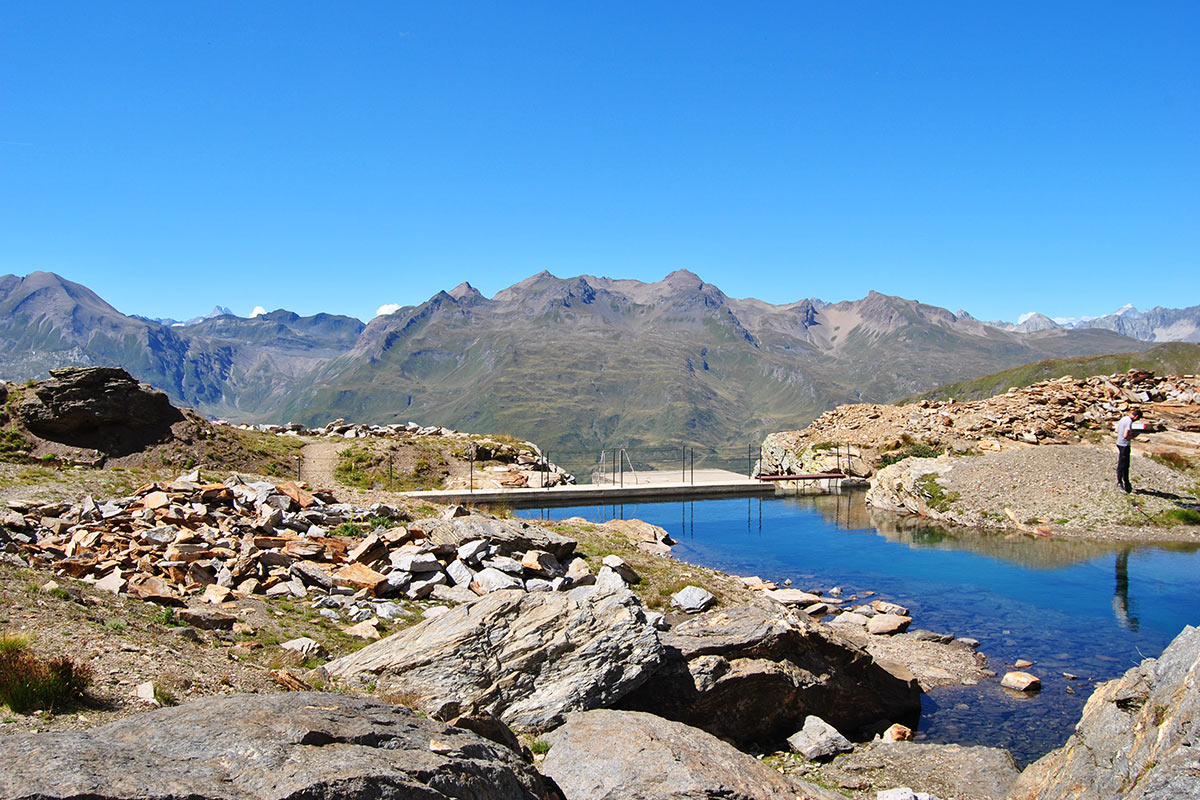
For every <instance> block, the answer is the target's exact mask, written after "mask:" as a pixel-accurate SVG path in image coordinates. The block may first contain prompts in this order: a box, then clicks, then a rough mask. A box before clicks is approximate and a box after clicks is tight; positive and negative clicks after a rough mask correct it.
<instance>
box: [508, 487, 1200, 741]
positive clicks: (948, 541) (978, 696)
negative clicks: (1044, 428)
mask: <svg viewBox="0 0 1200 800" xmlns="http://www.w3.org/2000/svg"><path fill="white" fill-rule="evenodd" d="M521 513H522V515H523V516H531V517H541V518H543V519H562V518H565V517H570V516H584V517H586V518H588V519H590V520H593V521H597V522H601V521H604V520H606V519H612V518H614V517H623V518H627V519H628V518H638V519H643V520H645V521H647V522H651V523H654V524H656V525H660V526H662V527H664V528H666V529H667V532H668V533H670V534H671V536H673V537H675V538H676V539H677V540H679V544H678V546H677V547H676V548H675V555H676V556H677V557H678V558H681V559H683V560H685V561H691V562H694V563H698V564H703V565H705V566H710V567H715V568H717V569H722V570H725V571H727V572H731V573H734V574H740V575H760V576H762V577H763V578H766V579H769V580H776V581H784V580H788V579H790V580H791V581H793V583H794V585H797V586H801V587H803V588H828V587H831V586H835V585H837V586H841V587H843V589H844V590H845V592H846V593H847V595H849V594H852V593H855V592H861V591H863V590H867V589H869V590H872V591H875V592H878V593H879V595H880V596H881V597H884V598H885V599H893V600H897V601H898V602H901V603H902V604H903V605H905V606H908V607H909V608H911V609H912V610H913V613H914V615H915V618H916V624H917V625H918V626H920V627H922V628H928V629H931V630H937V631H943V632H948V633H954V634H957V635H960V636H970V637H972V638H975V639H978V640H979V641H980V642H982V647H981V652H983V653H984V654H985V655H986V656H987V657H988V659H989V660H990V662H991V664H992V668H993V669H994V670H996V671H997V672H1001V673H1002V672H1003V671H1004V670H1005V669H1006V667H1007V665H1011V664H1012V663H1013V662H1014V661H1016V660H1017V659H1022V658H1024V659H1029V660H1031V661H1033V662H1034V663H1035V667H1034V668H1033V670H1032V671H1033V672H1034V673H1035V674H1037V675H1038V677H1040V678H1041V679H1042V683H1043V687H1044V688H1043V691H1042V692H1041V694H1040V695H1038V696H1037V697H1036V698H1032V699H1030V698H1019V700H1014V699H1012V698H1010V697H1007V696H1006V695H1005V694H1004V692H1003V691H1002V690H1001V689H1000V688H999V685H998V682H997V681H990V682H985V683H983V684H980V685H979V686H975V687H960V688H956V689H953V690H937V691H935V692H934V693H933V694H932V695H930V696H929V697H928V698H927V701H928V702H927V703H926V705H925V707H924V708H923V710H922V718H921V724H920V729H919V730H918V738H922V739H925V740H926V741H956V742H960V743H964V744H972V743H974V744H990V745H994V746H1000V747H1005V748H1007V749H1009V750H1011V751H1012V752H1013V753H1014V755H1015V756H1016V757H1017V759H1018V760H1019V761H1022V762H1027V761H1029V760H1032V759H1034V758H1037V757H1038V756H1039V755H1041V754H1042V753H1045V752H1046V751H1047V750H1049V749H1051V748H1053V747H1057V746H1058V745H1059V744H1061V743H1062V742H1063V741H1064V740H1065V739H1066V737H1067V736H1068V735H1069V734H1070V732H1071V730H1072V728H1073V726H1074V724H1075V722H1076V721H1077V720H1078V719H1079V715H1080V713H1081V711H1082V706H1083V703H1084V701H1085V700H1086V699H1087V697H1088V695H1089V694H1090V693H1091V691H1092V689H1093V688H1094V687H1095V685H1096V683H1097V682H1099V681H1103V680H1108V679H1110V678H1114V677H1116V676H1118V675H1120V674H1122V673H1123V672H1124V671H1125V670H1126V669H1128V668H1129V667H1132V666H1134V665H1136V664H1137V663H1139V662H1140V661H1141V660H1142V659H1143V658H1147V657H1153V656H1156V655H1158V654H1159V653H1160V652H1161V651H1162V649H1163V647H1165V646H1166V644H1167V643H1168V642H1169V641H1170V640H1171V639H1172V638H1174V637H1175V635H1176V634H1178V633H1179V631H1180V630H1181V629H1182V628H1183V627H1184V626H1185V625H1195V624H1200V607H1198V606H1197V605H1196V604H1195V603H1194V599H1195V597H1196V596H1197V594H1198V593H1200V554H1198V547H1197V545H1194V544H1177V545H1154V546H1131V545H1130V544H1128V543H1106V542H1088V541H1077V540H1068V539H1053V538H1051V539H1040V538H1033V537H1029V536H1025V535H1022V534H1005V533H1002V532H995V531H974V530H970V529H943V528H937V527H933V526H930V525H928V524H925V523H924V522H922V521H920V520H904V519H901V518H897V517H894V516H892V515H890V514H878V513H872V512H871V511H870V509H867V508H866V507H865V505H864V504H863V502H862V493H861V492H855V493H850V494H840V495H839V494H831V495H824V496H810V497H796V496H788V497H784V498H775V499H758V498H754V499H749V500H747V499H745V498H741V499H724V500H706V501H695V502H691V501H689V502H683V503H678V502H676V503H644V504H628V505H624V506H604V507H575V508H561V509H543V510H530V511H523V512H521ZM1063 673H1072V674H1073V675H1079V676H1081V677H1082V680H1079V681H1069V680H1068V679H1067V678H1066V677H1065V676H1064V674H1063Z"/></svg>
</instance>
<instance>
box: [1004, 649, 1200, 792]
mask: <svg viewBox="0 0 1200 800" xmlns="http://www.w3.org/2000/svg"><path fill="white" fill-rule="evenodd" d="M1197 795H1200V628H1193V627H1190V626H1189V627H1187V628H1184V629H1183V632H1182V633H1180V634H1179V635H1178V636H1177V637H1175V640H1174V641H1173V642H1171V644H1170V645H1169V646H1168V647H1167V649H1166V650H1164V651H1163V653H1162V655H1161V656H1159V657H1158V658H1148V659H1146V660H1145V661H1143V662H1142V663H1141V664H1140V665H1139V666H1136V667H1134V668H1133V669H1131V670H1129V671H1128V672H1126V673H1125V675H1124V676H1123V677H1121V678H1119V679H1117V680H1114V681H1109V682H1108V683H1105V684H1102V685H1101V686H1100V687H1098V688H1097V689H1096V691H1095V693H1093V694H1092V696H1091V697H1090V698H1089V699H1088V702H1087V705H1086V706H1084V709H1083V717H1082V718H1081V719H1080V721H1079V724H1078V725H1077V726H1076V727H1075V733H1073V734H1072V735H1071V738H1070V739H1068V740H1067V743H1066V744H1065V745H1064V746H1063V747H1061V748H1059V749H1058V750H1055V751H1053V752H1051V753H1049V754H1047V755H1045V756H1043V757H1042V758H1041V759H1039V760H1038V761H1036V762H1034V763H1033V764H1031V765H1030V766H1029V767H1028V768H1027V769H1026V770H1025V772H1024V773H1022V774H1021V777H1020V779H1019V780H1018V782H1017V785H1016V787H1015V788H1014V790H1013V792H1012V795H1011V797H1012V798H1013V799H1014V800H1062V799H1065V798H1099V797H1120V798H1126V799H1131V798H1137V800H1175V798H1182V797H1196V796H1197Z"/></svg>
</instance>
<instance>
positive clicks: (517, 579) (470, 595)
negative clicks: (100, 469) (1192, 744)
mask: <svg viewBox="0 0 1200 800" xmlns="http://www.w3.org/2000/svg"><path fill="white" fill-rule="evenodd" d="M447 513H448V514H452V515H462V516H455V517H453V518H450V519H423V520H417V521H410V520H409V519H408V515H407V514H406V512H404V511H402V510H400V509H397V508H395V507H392V506H388V505H384V504H375V505H372V506H369V507H366V508H363V507H357V506H353V505H350V504H346V503H339V502H336V500H335V498H334V497H333V496H332V495H329V494H328V493H324V492H315V493H314V492H310V491H308V490H307V489H305V488H304V487H303V486H300V485H297V484H295V483H291V482H288V483H281V484H274V483H267V482H246V481H244V480H242V479H241V478H240V477H238V476H233V477H231V478H229V479H228V480H226V481H225V482H223V483H205V482H202V481H201V480H200V476H199V474H198V473H192V474H190V475H185V476H182V477H180V478H178V479H176V480H174V481H171V482H169V483H151V484H148V485H146V486H143V487H142V488H140V489H139V490H138V491H136V492H135V493H134V494H133V495H130V496H128V497H122V498H117V499H113V500H107V501H100V502H98V501H96V500H94V499H92V498H90V497H85V498H84V499H83V500H82V501H80V502H78V503H59V504H50V505H32V504H25V503H21V502H10V503H9V505H8V509H7V511H6V513H5V514H4V517H3V519H2V520H0V522H2V527H0V549H6V550H10V551H15V552H19V553H20V554H21V555H23V556H24V557H25V558H26V559H28V560H29V561H31V562H33V563H35V564H37V565H40V566H44V567H48V568H50V569H53V570H55V571H57V572H59V573H61V574H66V575H70V576H72V577H75V578H79V579H82V580H85V581H88V582H92V583H95V584H96V585H97V586H98V587H99V588H102V589H107V590H109V591H112V592H127V593H128V594H130V595H131V596H134V597H137V598H140V599H143V600H149V601H151V602H157V603H162V604H167V605H180V606H181V605H184V604H185V601H186V598H187V597H189V596H191V595H196V594H202V595H203V597H204V599H205V600H208V601H210V602H213V603H214V604H216V603H221V602H224V601H226V600H228V599H234V598H237V597H247V596H250V595H266V596H292V597H297V598H304V597H309V596H310V595H321V596H325V597H327V598H328V599H324V600H322V601H321V602H318V603H317V605H318V607H320V608H323V609H329V610H333V609H340V610H347V609H349V611H350V614H351V615H352V616H353V615H356V614H358V615H361V614H362V613H363V612H364V611H371V610H373V609H376V606H377V604H378V601H383V600H387V599H388V598H407V599H422V598H427V597H430V596H433V597H434V598H435V599H446V600H456V601H460V602H462V601H467V600H471V599H474V598H476V597H478V596H480V595H484V594H488V593H490V592H493V591H496V590H497V589H523V590H525V591H530V592H539V591H558V590H565V589H569V588H571V587H573V586H579V585H582V584H589V583H592V582H594V581H595V580H597V578H601V579H606V580H616V581H620V582H621V585H624V583H625V582H633V581H635V580H636V575H635V574H633V572H632V570H630V569H628V567H627V566H626V565H624V564H623V562H621V563H617V562H620V559H619V558H617V557H615V556H611V557H609V558H610V560H612V559H615V561H613V563H612V564H611V565H606V566H605V567H602V568H601V570H600V572H599V573H598V574H597V575H593V574H592V572H591V570H590V568H589V567H588V565H587V563H586V561H584V559H582V558H578V557H576V556H575V555H574V550H575V541H574V540H571V539H568V538H566V537H563V536H560V535H558V534H556V533H554V532H552V531H549V530H546V529H544V528H542V527H540V526H537V525H534V524H532V523H529V522H525V521H522V520H511V519H497V518H493V517H490V516H486V515H466V511H465V510H464V509H461V508H452V509H450V510H449V511H448V512H447ZM364 521H369V522H368V524H371V525H375V526H376V527H375V528H374V529H373V530H371V531H369V532H364V533H363V535H339V533H348V531H346V530H345V529H344V528H343V529H342V531H338V528H339V526H342V525H343V523H347V522H351V523H356V524H358V525H359V526H360V531H361V530H363V529H364V528H365V527H366V526H364V525H362V523H363V522H364ZM609 573H611V576H610V574H609ZM317 599H318V598H314V600H317ZM355 602H359V603H362V605H361V606H360V607H358V608H350V605H352V604H353V603H355Z"/></svg>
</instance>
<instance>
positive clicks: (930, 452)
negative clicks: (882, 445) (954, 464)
mask: <svg viewBox="0 0 1200 800" xmlns="http://www.w3.org/2000/svg"><path fill="white" fill-rule="evenodd" d="M905 436H908V434H905ZM909 438H910V439H911V438H912V437H909ZM945 452H946V450H945V448H943V447H934V446H933V445H930V444H925V443H924V442H913V441H909V442H908V443H906V444H904V445H902V446H901V447H899V448H897V449H895V450H892V451H891V452H890V453H884V454H883V455H882V456H880V457H879V466H880V468H882V467H887V466H891V465H892V464H895V463H896V462H898V461H903V460H904V459H906V458H937V457H938V456H940V455H942V454H943V453H945Z"/></svg>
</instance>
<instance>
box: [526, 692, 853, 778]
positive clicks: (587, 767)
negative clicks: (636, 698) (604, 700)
mask: <svg viewBox="0 0 1200 800" xmlns="http://www.w3.org/2000/svg"><path fill="white" fill-rule="evenodd" d="M545 738H546V741H547V742H548V743H549V744H550V752H549V753H547V755H546V759H545V760H544V761H543V762H542V772H543V773H544V774H546V775H548V776H550V777H551V778H553V779H554V781H555V783H557V784H558V787H559V789H561V790H562V792H563V794H564V795H565V796H566V798H567V800H672V798H678V800H683V799H684V798H687V799H688V800H702V799H703V798H713V800H717V798H720V800H795V798H809V799H810V800H842V796H841V795H840V794H838V793H836V792H830V791H827V790H825V789H822V788H820V787H818V786H813V785H811V784H807V783H803V782H801V781H796V780H793V779H791V778H788V777H785V776H784V775H782V774H781V773H779V772H776V771H775V770H773V769H771V768H770V767H768V766H767V765H765V764H763V763H762V762H761V761H758V760H757V759H755V758H753V757H751V756H748V755H746V754H745V753H742V752H741V751H739V750H737V749H736V748H734V747H733V746H732V745H729V744H726V743H725V742H722V741H721V740H720V739H717V738H716V737H715V736H712V735H711V734H708V733H705V732H704V731H701V730H697V729H696V728H692V727H689V726H687V725H683V724H681V723H679V722H672V721H670V720H666V719H663V718H661V717H656V716H654V715H653V714H642V713H638V712H635V711H609V710H600V711H587V712H584V713H580V714H569V715H568V716H567V721H566V723H565V724H564V725H563V726H562V727H561V728H558V729H557V730H555V731H553V732H551V733H550V734H548V735H547V736H546V737H545Z"/></svg>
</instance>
